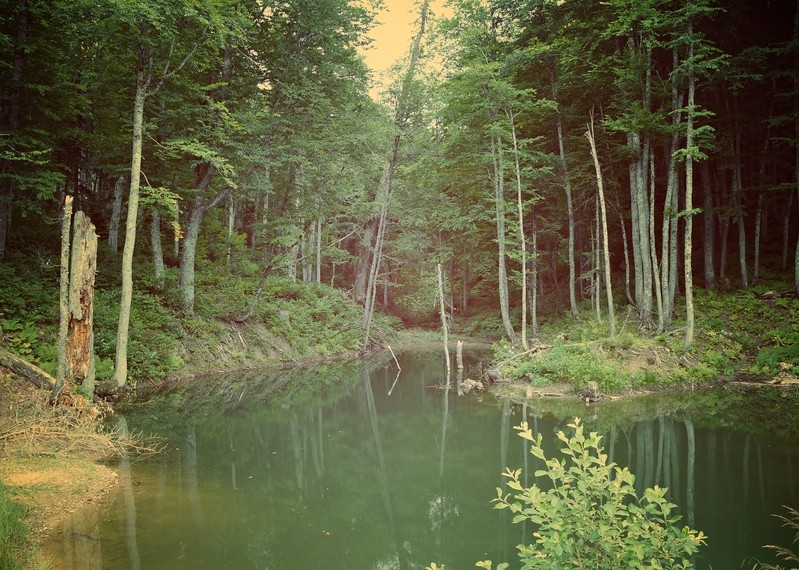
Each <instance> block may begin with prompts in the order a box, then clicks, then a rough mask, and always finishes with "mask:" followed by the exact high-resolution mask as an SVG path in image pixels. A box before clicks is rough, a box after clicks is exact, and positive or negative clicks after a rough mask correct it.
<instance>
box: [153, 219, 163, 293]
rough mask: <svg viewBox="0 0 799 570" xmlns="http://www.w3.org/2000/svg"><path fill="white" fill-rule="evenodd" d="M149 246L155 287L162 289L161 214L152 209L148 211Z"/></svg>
mask: <svg viewBox="0 0 799 570" xmlns="http://www.w3.org/2000/svg"><path fill="white" fill-rule="evenodd" d="M150 246H151V249H152V256H153V274H154V276H155V286H156V287H158V288H159V289H163V288H164V252H163V248H162V247H161V212H159V211H158V208H156V207H153V208H152V209H151V210H150Z"/></svg>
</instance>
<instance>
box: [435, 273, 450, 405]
mask: <svg viewBox="0 0 799 570" xmlns="http://www.w3.org/2000/svg"><path fill="white" fill-rule="evenodd" d="M436 271H437V272H438V301H439V304H438V306H439V317H440V318H441V335H442V336H443V338H444V359H445V360H446V361H447V381H446V385H447V388H445V390H448V389H449V380H450V375H451V369H450V357H449V339H448V335H449V327H447V312H446V310H445V302H444V277H443V275H442V269H441V264H440V263H439V264H437V265H436Z"/></svg>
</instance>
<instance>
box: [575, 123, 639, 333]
mask: <svg viewBox="0 0 799 570" xmlns="http://www.w3.org/2000/svg"><path fill="white" fill-rule="evenodd" d="M586 136H587V137H588V142H589V144H590V145H591V156H592V158H593V159H594V170H595V171H596V186H597V192H598V195H599V209H600V212H601V216H602V219H601V223H602V255H603V261H602V263H603V265H604V272H605V293H606V295H607V302H608V324H609V325H610V336H611V337H613V336H616V316H615V312H614V310H613V288H612V287H611V282H610V248H609V247H608V214H607V211H606V208H605V189H604V183H603V181H602V169H601V168H600V166H599V156H598V155H597V152H596V139H595V138H594V116H593V114H592V115H591V123H590V125H589V126H588V132H587V133H586ZM649 294H650V297H651V294H652V292H651V290H650V292H649ZM650 300H651V299H650Z"/></svg>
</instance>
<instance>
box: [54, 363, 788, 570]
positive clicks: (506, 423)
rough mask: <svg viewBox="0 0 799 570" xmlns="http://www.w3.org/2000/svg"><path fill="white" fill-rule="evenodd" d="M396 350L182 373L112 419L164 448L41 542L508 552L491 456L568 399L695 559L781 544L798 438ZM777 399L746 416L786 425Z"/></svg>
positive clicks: (324, 563)
mask: <svg viewBox="0 0 799 570" xmlns="http://www.w3.org/2000/svg"><path fill="white" fill-rule="evenodd" d="M400 364H401V366H402V372H401V373H400V374H399V378H397V366H396V364H395V363H394V362H393V360H391V361H388V362H387V363H386V364H385V365H382V366H372V367H367V366H365V365H362V364H350V365H337V366H331V367H327V368H324V369H321V370H313V371H306V372H285V373H282V374H279V375H276V376H273V377H266V376H263V377H257V378H234V379H225V380H222V381H215V382H211V381H198V382H196V385H195V389H193V390H184V391H182V392H180V393H175V394H173V395H171V396H168V397H166V398H165V399H162V401H161V403H160V404H158V405H152V404H149V405H146V406H136V407H134V408H133V409H132V410H129V411H128V412H127V414H126V421H127V424H128V426H129V427H130V428H134V429H143V430H145V431H147V432H152V431H157V432H159V433H160V434H162V435H163V436H164V437H166V438H167V439H168V441H169V451H168V452H167V453H165V454H163V455H162V456H160V457H158V458H157V459H154V460H147V461H136V462H129V461H128V460H123V462H122V464H121V465H120V473H121V485H120V489H121V490H120V492H119V493H118V494H115V498H114V499H113V500H111V501H109V502H108V504H107V505H105V506H104V508H103V509H101V510H99V511H98V510H97V509H89V510H87V511H85V512H82V513H79V514H78V515H76V516H75V517H73V518H72V519H71V520H69V521H67V523H65V525H64V526H63V528H62V529H60V531H59V534H58V536H57V540H55V541H54V542H53V543H52V544H50V545H49V546H48V552H49V553H50V554H52V555H53V556H54V558H55V560H56V561H57V562H58V564H59V566H58V567H61V568H75V569H78V568H80V569H85V568H111V569H126V568H131V569H139V568H141V569H162V568H163V569H168V568H176V569H177V568H182V569H193V570H194V569H196V570H200V569H227V568H229V569H239V568H241V569H250V568H253V569H255V568H258V569H288V568H292V569H326V570H332V569H345V568H346V569H383V568H385V569H389V568H408V569H410V568H424V567H425V566H426V565H428V564H429V563H430V562H437V563H438V564H439V565H440V564H441V563H445V564H446V567H447V568H448V569H449V570H455V569H465V568H474V563H475V562H476V561H478V560H483V559H486V558H491V559H493V560H494V561H495V562H496V561H503V560H505V561H508V562H511V568H513V567H517V564H515V562H516V560H517V558H516V553H515V545H516V544H518V543H520V542H522V541H526V540H528V537H529V535H530V533H531V531H532V528H531V527H530V526H527V527H524V526H522V525H514V524H511V523H510V521H509V519H508V516H507V514H506V513H505V511H496V510H494V509H492V507H491V504H490V500H491V498H492V497H493V496H494V495H495V488H496V487H497V486H498V485H501V484H502V483H503V480H502V478H501V477H500V473H501V471H502V470H503V468H504V467H505V466H510V467H525V466H526V467H527V468H528V469H530V473H532V471H533V470H534V469H535V468H537V466H536V464H535V463H534V458H533V457H532V456H530V455H529V454H528V453H526V448H525V445H524V442H523V440H522V439H520V438H518V437H517V436H516V435H515V434H514V430H513V426H514V425H516V424H518V423H519V422H521V421H522V420H523V419H527V420H528V421H529V422H530V424H531V425H533V426H534V428H535V429H536V430H537V431H540V432H541V433H542V434H543V435H544V438H545V441H546V442H548V443H547V445H548V449H549V450H550V452H552V451H554V448H555V445H554V442H553V434H554V432H556V431H558V430H559V429H563V428H564V427H565V424H566V423H567V420H565V419H557V418H556V416H555V415H553V413H554V414H557V415H558V416H560V417H561V418H566V417H569V416H572V417H573V415H574V414H580V415H582V416H583V417H584V421H585V422H586V423H587V424H588V426H589V427H590V428H591V429H596V430H598V431H600V432H602V433H604V434H605V443H606V450H607V451H608V452H609V453H610V454H611V457H612V459H613V460H615V461H616V462H618V463H619V464H621V465H627V466H629V467H630V468H631V469H632V471H633V472H634V473H635V474H636V475H637V477H638V481H637V484H638V486H639V488H640V487H641V486H642V485H647V486H649V485H652V484H654V483H658V484H660V485H665V486H668V487H669V488H670V489H671V499H672V500H673V501H674V502H676V503H677V504H678V505H679V506H680V509H681V512H682V513H683V515H684V517H685V520H687V521H690V522H691V524H692V525H693V526H695V527H696V528H699V529H701V530H703V531H704V532H705V534H707V535H709V537H710V539H709V546H708V547H706V548H705V549H704V550H703V551H702V553H701V556H700V557H698V558H697V560H696V563H697V566H698V567H699V568H709V567H713V568H716V569H726V568H740V567H741V563H742V561H743V560H744V559H745V558H746V557H747V556H758V557H760V558H762V559H767V558H766V556H765V553H764V552H763V551H762V549H761V548H760V547H761V545H763V544H765V543H777V544H783V545H789V544H790V540H791V535H790V534H788V533H787V532H786V531H785V530H784V529H781V528H780V526H779V523H778V521H776V520H774V519H773V517H771V516H770V515H771V513H776V512H780V510H781V505H783V504H787V505H792V506H794V507H796V506H798V505H799V503H797V499H798V496H799V442H797V441H796V440H795V439H794V438H793V437H792V436H785V435H782V436H780V435H779V429H777V430H776V431H775V433H774V434H772V435H768V436H766V435H763V434H762V433H760V434H758V433H750V434H748V435H747V433H745V432H743V431H740V430H739V429H737V428H736V426H735V425H729V426H727V427H723V428H720V427H715V426H718V425H719V424H720V423H723V422H720V421H719V419H718V417H717V415H718V409H717V408H714V407H712V406H711V407H709V410H710V411H709V412H707V414H708V415H701V414H699V413H697V412H694V411H691V412H687V411H686V409H678V410H677V411H676V412H674V413H664V410H669V409H671V408H673V400H674V398H673V397H671V399H669V398H661V399H659V400H651V399H650V400H649V401H648V403H647V404H646V405H643V409H645V413H644V415H643V416H642V415H641V409H642V406H641V405H638V404H636V405H635V411H634V412H631V411H630V410H629V409H626V410H618V409H616V408H614V406H613V405H601V406H599V407H596V406H588V407H587V406H585V405H583V404H580V403H577V404H576V405H575V404H573V403H571V402H564V401H559V402H556V403H554V404H547V403H543V404H536V405H535V406H520V405H511V404H510V403H509V402H506V401H498V400H496V399H495V398H494V397H492V396H488V395H475V394H470V395H467V396H462V397H459V396H458V395H457V394H456V393H454V392H449V393H448V392H445V391H442V390H439V389H436V388H435V387H433V386H434V385H436V384H438V383H439V382H440V381H441V380H442V377H443V370H444V364H443V360H442V358H441V356H439V355H437V354H433V353H428V354H421V355H418V354H417V355H413V356H411V355H406V356H402V355H401V356H400ZM471 372H472V375H476V373H477V372H476V371H475V370H472V371H471ZM467 375H468V371H467ZM779 404H780V402H779V401H778V402H777V404H775V406H778V405H779ZM547 405H554V406H557V410H553V411H547V410H546V409H545V406H547ZM569 406H571V408H569ZM761 407H762V405H761ZM791 410H792V408H788V411H787V412H786V411H785V410H784V409H782V408H779V409H778V407H774V408H772V409H768V410H762V409H761V410H759V413H761V414H764V415H770V416H773V415H774V414H775V413H779V414H780V415H783V416H785V417H784V418H783V420H782V421H784V422H794V421H796V418H797V415H796V412H795V410H793V411H791ZM623 414H628V415H637V416H639V417H640V419H638V420H632V419H624V418H623V417H622V415H623ZM658 414H659V415H658ZM791 414H793V415H792V416H791ZM772 419H773V418H772ZM757 423H758V422H757V421H756V422H755V424H757ZM779 424H780V421H777V422H775V425H777V426H779ZM790 427H791V426H790V425H789V426H788V428H789V429H788V430H787V432H786V433H788V434H791V433H793V431H791V429H790ZM754 429H755V432H756V431H758V430H757V429H756V427H755V428H754ZM530 480H532V475H531V476H530ZM747 567H748V568H751V564H749V566H747Z"/></svg>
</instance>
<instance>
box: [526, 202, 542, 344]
mask: <svg viewBox="0 0 799 570" xmlns="http://www.w3.org/2000/svg"><path fill="white" fill-rule="evenodd" d="M532 225H533V227H532V232H531V235H530V249H531V252H530V253H531V255H530V287H529V288H528V291H529V292H530V326H531V328H532V329H533V335H534V336H536V337H537V336H538V335H539V330H538V287H537V284H538V225H537V224H536V218H535V212H533V214H532ZM525 347H526V345H525Z"/></svg>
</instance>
